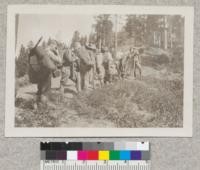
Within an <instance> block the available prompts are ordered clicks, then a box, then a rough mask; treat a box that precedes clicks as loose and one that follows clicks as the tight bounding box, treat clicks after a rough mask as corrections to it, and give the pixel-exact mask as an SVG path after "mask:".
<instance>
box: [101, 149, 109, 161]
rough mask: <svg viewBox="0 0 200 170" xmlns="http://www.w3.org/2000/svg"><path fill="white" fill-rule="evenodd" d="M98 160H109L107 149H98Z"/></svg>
mask: <svg viewBox="0 0 200 170" xmlns="http://www.w3.org/2000/svg"><path fill="white" fill-rule="evenodd" d="M99 160H109V151H99Z"/></svg>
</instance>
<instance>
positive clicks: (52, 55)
mask: <svg viewBox="0 0 200 170" xmlns="http://www.w3.org/2000/svg"><path fill="white" fill-rule="evenodd" d="M32 58H35V60H34V64H33V62H32V61H33V60H32ZM29 62H30V63H29V65H30V69H29V78H30V81H31V83H36V84H37V88H38V91H37V105H38V107H40V106H41V105H44V104H47V95H48V93H49V92H50V89H51V78H52V76H57V72H56V71H57V67H58V66H59V65H61V64H62V60H61V58H60V56H59V53H58V49H57V43H56V41H52V42H51V43H50V44H49V46H47V48H45V49H44V48H42V47H41V46H36V47H34V48H33V49H32V50H31V52H30V55H29ZM36 68H37V70H36Z"/></svg>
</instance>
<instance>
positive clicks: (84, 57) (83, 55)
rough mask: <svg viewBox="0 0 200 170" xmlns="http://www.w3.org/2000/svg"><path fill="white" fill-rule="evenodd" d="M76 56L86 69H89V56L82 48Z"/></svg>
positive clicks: (90, 61) (91, 63)
mask: <svg viewBox="0 0 200 170" xmlns="http://www.w3.org/2000/svg"><path fill="white" fill-rule="evenodd" d="M77 55H78V57H79V58H80V60H81V62H82V63H83V64H84V65H85V66H86V67H88V68H90V67H91V66H92V65H93V61H92V59H91V57H90V54H89V52H88V51H87V50H86V49H85V48H83V47H82V48H81V49H79V50H78V54H77Z"/></svg>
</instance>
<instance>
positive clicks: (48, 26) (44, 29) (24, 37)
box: [17, 14, 95, 49]
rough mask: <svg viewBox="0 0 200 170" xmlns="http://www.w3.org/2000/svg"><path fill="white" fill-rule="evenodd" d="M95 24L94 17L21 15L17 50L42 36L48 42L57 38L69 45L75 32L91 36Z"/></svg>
mask: <svg viewBox="0 0 200 170" xmlns="http://www.w3.org/2000/svg"><path fill="white" fill-rule="evenodd" d="M94 23H95V21H94V16H92V15H39V14H25V15H20V16H19V24H18V33H17V49H18V48H19V47H20V46H21V44H23V45H25V46H26V45H27V43H28V42H29V41H30V40H32V41H33V42H34V43H36V42H37V40H38V39H39V38H40V37H41V36H43V37H44V39H46V40H47V39H48V38H49V37H51V38H55V39H57V40H59V41H62V42H64V43H66V44H67V45H69V43H70V41H71V39H72V36H73V33H74V31H75V30H78V31H79V32H80V34H81V35H89V34H90V32H91V31H92V24H94Z"/></svg>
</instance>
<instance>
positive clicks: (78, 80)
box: [29, 41, 142, 104]
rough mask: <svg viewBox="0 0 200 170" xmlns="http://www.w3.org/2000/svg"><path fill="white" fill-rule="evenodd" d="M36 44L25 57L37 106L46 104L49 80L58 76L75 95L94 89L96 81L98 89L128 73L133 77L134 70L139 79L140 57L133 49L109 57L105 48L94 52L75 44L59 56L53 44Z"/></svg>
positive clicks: (86, 46) (109, 53)
mask: <svg viewBox="0 0 200 170" xmlns="http://www.w3.org/2000/svg"><path fill="white" fill-rule="evenodd" d="M38 44H39V43H37V45H36V46H35V47H33V48H32V49H31V50H30V54H29V67H30V69H29V79H30V82H31V83H36V84H37V88H38V91H37V103H38V104H42V103H44V102H46V101H47V96H48V93H49V92H50V91H51V80H52V78H53V77H58V76H61V80H60V85H61V86H62V87H65V86H67V84H68V81H69V79H70V80H72V81H73V82H75V84H76V90H77V92H80V91H82V90H87V89H89V88H90V87H92V88H93V89H94V88H95V84H96V83H97V82H98V84H99V85H100V87H102V86H103V85H104V84H107V83H112V82H113V81H114V79H116V77H117V78H119V79H123V78H125V77H126V76H127V75H132V73H133V76H134V77H136V70H139V75H140V77H141V71H142V70H141V57H140V53H139V50H138V49H136V48H130V50H129V52H128V53H127V54H126V55H124V54H123V53H118V54H116V53H115V55H112V53H111V52H110V51H109V48H108V47H103V48H101V49H98V48H96V46H95V45H94V44H92V43H89V44H87V45H84V46H83V45H81V44H80V42H75V43H74V46H73V48H67V49H65V50H64V52H63V54H60V53H59V51H58V45H57V42H56V41H52V42H51V43H50V44H49V45H48V46H47V47H46V48H43V47H41V46H38Z"/></svg>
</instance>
